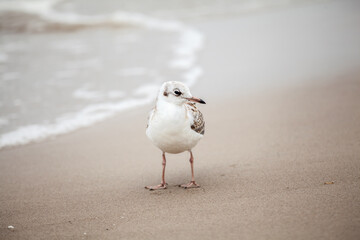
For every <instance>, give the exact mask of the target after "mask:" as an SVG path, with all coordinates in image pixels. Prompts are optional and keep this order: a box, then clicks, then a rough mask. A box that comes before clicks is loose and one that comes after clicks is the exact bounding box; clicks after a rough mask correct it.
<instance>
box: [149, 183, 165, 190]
mask: <svg viewBox="0 0 360 240" xmlns="http://www.w3.org/2000/svg"><path fill="white" fill-rule="evenodd" d="M167 185H168V184H167V183H160V184H159V185H155V186H146V187H145V188H146V189H149V190H150V191H153V190H159V189H166V188H167Z"/></svg>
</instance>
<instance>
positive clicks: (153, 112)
mask: <svg viewBox="0 0 360 240" xmlns="http://www.w3.org/2000/svg"><path fill="white" fill-rule="evenodd" d="M155 112H156V105H155V107H154V108H153V109H152V110H151V111H150V113H149V116H148V121H147V125H146V128H148V127H149V125H150V122H151V119H152V118H153V117H154V114H155Z"/></svg>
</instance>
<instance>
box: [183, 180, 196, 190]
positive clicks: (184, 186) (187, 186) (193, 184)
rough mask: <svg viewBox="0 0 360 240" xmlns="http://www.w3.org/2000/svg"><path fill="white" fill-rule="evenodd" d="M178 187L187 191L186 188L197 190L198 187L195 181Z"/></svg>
mask: <svg viewBox="0 0 360 240" xmlns="http://www.w3.org/2000/svg"><path fill="white" fill-rule="evenodd" d="M179 187H182V188H184V189H188V188H199V187H200V185H198V184H197V183H196V182H195V181H191V182H189V183H188V184H182V185H179Z"/></svg>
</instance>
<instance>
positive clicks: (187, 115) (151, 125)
mask: <svg viewBox="0 0 360 240" xmlns="http://www.w3.org/2000/svg"><path fill="white" fill-rule="evenodd" d="M195 103H201V104H205V102H204V101H203V100H202V99H200V98H196V97H193V96H192V95H191V93H190V89H189V88H188V87H187V86H186V85H185V84H183V83H181V82H177V81H169V82H165V83H164V84H163V85H162V86H161V88H160V91H159V94H158V96H157V99H156V104H155V107H154V108H153V110H152V111H151V112H150V114H149V119H148V125H147V128H146V135H147V137H148V138H149V139H150V140H151V141H152V142H153V143H154V145H155V146H157V147H158V148H159V149H160V150H161V151H162V177H161V183H160V184H159V185H156V186H146V187H145V188H147V189H149V190H157V189H166V187H167V183H166V182H165V167H166V157H165V153H172V154H177V153H182V152H185V151H188V152H189V153H190V165H191V181H190V182H189V183H188V184H183V185H179V187H183V188H185V189H187V188H197V187H200V186H199V185H198V184H197V183H196V182H195V177H194V165H193V164H194V157H193V154H192V151H191V150H192V149H193V148H194V147H195V145H196V144H197V143H198V142H199V141H200V139H202V137H203V136H204V133H205V122H204V118H203V115H202V113H201V112H200V111H199V110H198V109H197V108H196V105H195Z"/></svg>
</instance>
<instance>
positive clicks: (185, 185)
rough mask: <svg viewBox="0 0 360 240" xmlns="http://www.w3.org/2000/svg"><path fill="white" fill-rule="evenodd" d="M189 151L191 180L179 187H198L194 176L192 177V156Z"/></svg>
mask: <svg viewBox="0 0 360 240" xmlns="http://www.w3.org/2000/svg"><path fill="white" fill-rule="evenodd" d="M189 152H190V165H191V181H190V182H189V183H188V184H183V185H180V186H179V187H183V188H185V189H187V188H198V187H200V186H199V185H198V184H197V183H196V182H195V177H194V157H193V154H192V152H191V151H189Z"/></svg>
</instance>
